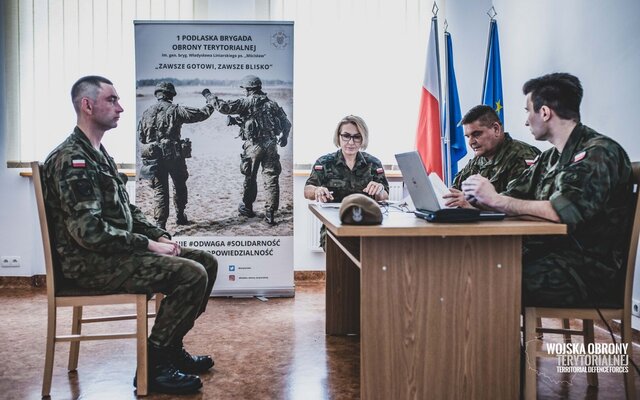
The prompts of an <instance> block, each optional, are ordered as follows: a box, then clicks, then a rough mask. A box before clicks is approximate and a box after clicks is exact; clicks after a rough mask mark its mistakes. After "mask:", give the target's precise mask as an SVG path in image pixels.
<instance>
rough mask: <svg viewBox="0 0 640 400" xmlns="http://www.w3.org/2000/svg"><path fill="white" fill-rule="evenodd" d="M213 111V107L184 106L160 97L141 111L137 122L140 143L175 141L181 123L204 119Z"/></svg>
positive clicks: (177, 139) (177, 138) (179, 133)
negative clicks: (163, 140)
mask: <svg viewBox="0 0 640 400" xmlns="http://www.w3.org/2000/svg"><path fill="white" fill-rule="evenodd" d="M212 113H213V107H211V106H210V105H207V106H206V107H202V108H194V107H185V106H181V105H178V104H173V103H172V102H170V101H168V100H165V99H160V100H158V102H157V103H155V104H154V105H152V106H151V107H149V108H147V109H146V110H145V111H144V113H142V118H140V121H139V122H138V129H137V135H138V140H139V141H140V142H141V143H142V144H149V143H153V142H159V141H161V140H162V139H168V140H170V141H173V142H177V141H179V140H180V139H181V132H180V131H181V129H182V125H183V124H190V123H193V122H200V121H204V120H205V119H207V118H209V117H210V116H211V114H212Z"/></svg>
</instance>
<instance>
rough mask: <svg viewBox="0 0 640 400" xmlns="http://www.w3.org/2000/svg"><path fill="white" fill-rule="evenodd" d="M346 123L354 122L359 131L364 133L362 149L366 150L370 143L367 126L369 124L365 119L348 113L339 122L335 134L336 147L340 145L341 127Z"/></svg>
mask: <svg viewBox="0 0 640 400" xmlns="http://www.w3.org/2000/svg"><path fill="white" fill-rule="evenodd" d="M345 124H354V125H355V126H356V128H358V133H360V134H361V135H362V144H361V145H360V148H361V149H362V150H366V149H367V146H368V145H369V128H367V124H366V123H365V122H364V120H363V119H362V118H360V117H358V116H356V115H347V116H346V117H344V118H342V119H341V120H340V122H338V126H337V127H336V132H335V134H334V135H333V144H335V145H336V147H340V129H341V128H342V125H345Z"/></svg>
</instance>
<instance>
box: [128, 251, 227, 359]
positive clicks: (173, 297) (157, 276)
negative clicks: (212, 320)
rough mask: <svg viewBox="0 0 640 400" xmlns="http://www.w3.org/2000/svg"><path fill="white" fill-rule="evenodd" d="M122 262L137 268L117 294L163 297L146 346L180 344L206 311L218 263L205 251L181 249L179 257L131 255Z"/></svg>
mask: <svg viewBox="0 0 640 400" xmlns="http://www.w3.org/2000/svg"><path fill="white" fill-rule="evenodd" d="M122 262H125V263H127V262H133V263H136V264H138V265H139V267H138V268H136V269H135V270H134V272H133V274H132V275H131V276H130V277H129V278H128V279H126V280H125V281H124V282H123V283H122V285H121V286H120V287H119V288H117V289H116V290H117V291H119V292H124V293H146V294H147V296H149V297H151V296H152V295H153V294H154V293H163V294H165V296H166V297H165V298H164V299H163V300H162V303H161V305H160V309H159V310H158V315H157V316H156V320H155V323H154V324H153V328H152V329H151V335H149V342H151V343H153V344H154V345H156V346H158V347H166V346H170V345H177V344H180V343H182V338H183V337H184V336H185V335H186V334H187V332H189V330H190V329H191V328H192V327H193V324H194V323H195V320H196V318H197V317H198V316H199V315H200V314H202V313H203V312H204V310H205V309H206V307H207V302H208V300H209V295H210V293H211V290H212V288H213V284H214V283H215V281H216V275H217V273H218V261H217V260H216V258H215V257H214V256H213V255H211V254H209V253H207V252H204V251H201V250H195V249H189V248H183V249H182V252H181V254H180V256H179V257H172V256H164V255H159V254H155V253H151V252H143V253H142V254H136V253H134V254H133V255H131V256H128V257H126V258H125V259H123V260H122Z"/></svg>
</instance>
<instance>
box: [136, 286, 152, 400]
mask: <svg viewBox="0 0 640 400" xmlns="http://www.w3.org/2000/svg"><path fill="white" fill-rule="evenodd" d="M147 307H148V302H147V296H146V295H144V294H140V295H138V298H137V300H136V313H137V318H136V341H137V346H136V348H137V365H138V378H137V379H138V380H137V386H138V388H137V394H138V396H146V395H147V394H148V392H149V386H148V385H149V382H148V378H149V373H148V369H149V366H148V354H147V351H148V349H147V332H148V321H147Z"/></svg>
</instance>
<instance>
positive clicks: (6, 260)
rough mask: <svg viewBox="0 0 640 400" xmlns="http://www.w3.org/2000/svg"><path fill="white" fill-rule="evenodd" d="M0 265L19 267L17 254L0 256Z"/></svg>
mask: <svg viewBox="0 0 640 400" xmlns="http://www.w3.org/2000/svg"><path fill="white" fill-rule="evenodd" d="M0 266H1V267H3V268H9V267H20V257H19V256H0Z"/></svg>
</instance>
